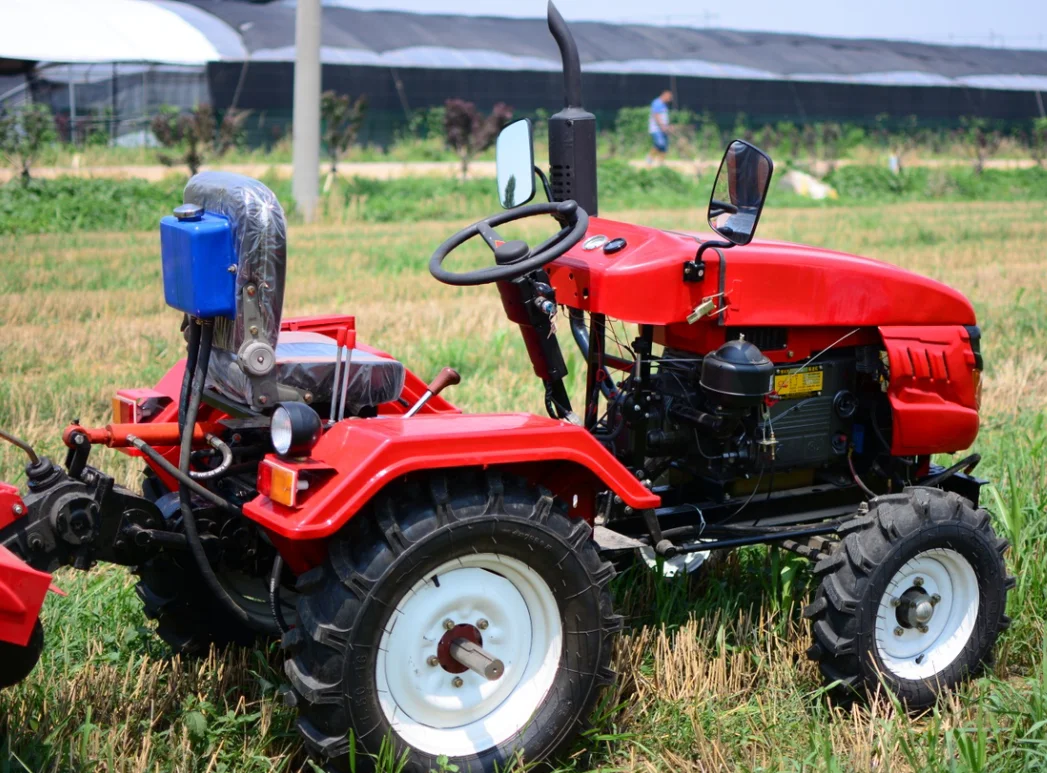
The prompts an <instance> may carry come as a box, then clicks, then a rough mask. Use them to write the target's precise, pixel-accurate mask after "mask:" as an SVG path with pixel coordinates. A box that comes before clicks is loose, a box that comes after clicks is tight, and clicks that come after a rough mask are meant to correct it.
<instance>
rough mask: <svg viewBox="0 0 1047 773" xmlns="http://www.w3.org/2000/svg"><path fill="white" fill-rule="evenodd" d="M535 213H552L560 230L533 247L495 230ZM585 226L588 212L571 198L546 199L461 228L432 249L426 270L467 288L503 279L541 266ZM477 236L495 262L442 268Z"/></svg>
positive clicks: (573, 241) (561, 251)
mask: <svg viewBox="0 0 1047 773" xmlns="http://www.w3.org/2000/svg"><path fill="white" fill-rule="evenodd" d="M535 215H552V216H553V217H554V218H556V219H557V220H558V221H559V222H560V224H561V226H562V227H561V228H560V232H559V233H557V234H556V235H554V236H552V237H550V238H548V239H546V240H545V241H544V242H542V243H541V244H539V245H538V246H537V247H535V248H534V249H533V250H532V249H531V248H530V247H529V246H528V245H527V242H524V241H520V240H518V239H514V240H513V241H508V242H507V241H504V240H503V239H502V237H500V236H499V235H498V232H497V231H495V230H494V229H495V226H499V225H505V224H506V223H513V222H516V221H517V220H523V219H524V218H527V217H533V216H535ZM588 228H589V215H588V214H587V213H586V211H585V210H584V209H582V208H581V207H579V206H578V204H577V203H576V202H574V201H550V202H545V203H542V204H528V205H527V206H525V207H517V208H515V209H510V210H508V211H506V212H499V213H498V214H497V215H492V216H491V217H488V218H484V219H483V220H480V221H478V222H476V223H473V224H472V225H471V226H469V227H468V228H464V229H462V230H461V231H459V232H458V233H456V234H455V235H454V236H452V237H451V238H450V239H448V240H447V241H445V242H444V243H443V244H441V245H440V246H439V247H437V248H436V252H434V253H433V256H432V257H431V258H430V259H429V273H430V274H432V275H433V276H434V277H435V278H436V279H438V280H439V281H441V282H443V283H444V284H449V285H456V286H459V287H468V286H473V285H483V284H490V283H491V282H507V281H510V280H513V279H516V278H518V277H521V276H524V275H526V274H529V273H531V272H532V271H535V270H536V269H539V268H541V267H542V266H544V265H546V264H547V263H551V262H552V261H554V260H556V259H557V258H558V257H560V256H561V255H563V254H564V253H565V252H567V251H568V250H569V249H571V248H572V247H573V246H575V245H576V244H578V242H580V241H581V240H582V239H583V238H584V237H585V232H586V229H588ZM477 235H479V236H481V237H483V240H484V241H485V242H486V243H487V246H488V247H490V248H491V251H492V252H493V253H494V262H495V264H496V265H494V266H489V267H488V268H480V269H476V270H474V271H463V272H461V273H455V272H453V271H448V270H447V269H445V268H444V266H443V263H444V260H446V258H447V256H448V255H450V254H451V252H452V251H454V250H455V249H457V248H458V247H461V246H462V245H463V244H465V243H466V242H467V241H469V240H470V239H472V238H473V237H474V236H477Z"/></svg>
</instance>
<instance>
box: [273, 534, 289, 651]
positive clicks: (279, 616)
mask: <svg viewBox="0 0 1047 773" xmlns="http://www.w3.org/2000/svg"><path fill="white" fill-rule="evenodd" d="M283 571H284V559H283V558H281V557H280V554H279V553H277V554H276V558H274V559H273V570H272V571H271V572H270V573H269V611H271V612H272V613H273V620H275V621H276V627H277V628H279V629H280V633H287V632H288V631H290V630H291V626H289V625H288V624H287V620H286V619H284V610H283V609H282V608H281V607H280V575H282V574H283Z"/></svg>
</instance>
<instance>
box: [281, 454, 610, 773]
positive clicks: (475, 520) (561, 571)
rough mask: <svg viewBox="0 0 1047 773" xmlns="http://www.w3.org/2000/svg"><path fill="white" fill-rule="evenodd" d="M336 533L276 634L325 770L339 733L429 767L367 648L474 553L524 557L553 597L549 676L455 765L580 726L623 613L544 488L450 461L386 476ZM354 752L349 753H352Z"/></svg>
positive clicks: (601, 682) (335, 754)
mask: <svg viewBox="0 0 1047 773" xmlns="http://www.w3.org/2000/svg"><path fill="white" fill-rule="evenodd" d="M396 489H397V492H396V494H395V495H386V494H383V495H382V496H381V497H379V498H378V500H377V501H376V502H374V503H372V504H371V505H370V506H369V507H368V510H367V511H365V512H362V513H360V514H358V515H357V516H355V517H354V518H353V520H352V521H351V522H350V523H349V524H348V525H347V526H346V527H345V528H343V529H342V530H341V531H340V532H339V533H338V534H337V535H335V536H334V537H333V538H332V539H331V542H330V546H329V555H328V558H327V560H326V561H325V563H324V564H323V565H322V566H320V567H317V568H316V569H313V570H311V571H310V572H307V573H306V574H304V575H302V576H301V577H300V578H299V582H298V591H299V593H300V596H299V603H298V624H297V626H296V627H295V628H294V629H292V630H291V631H290V632H289V633H288V634H286V635H285V636H284V647H285V649H286V650H287V651H288V653H289V656H290V658H289V660H288V661H287V663H286V664H285V668H286V671H287V675H288V677H289V679H290V682H291V686H292V691H290V692H289V693H288V694H287V697H288V702H289V703H292V704H295V705H297V706H298V709H299V719H298V729H299V731H300V732H301V735H302V737H303V738H304V740H305V745H306V747H307V749H308V750H309V752H310V753H311V754H313V755H314V756H316V757H318V758H319V759H320V760H321V761H322V762H323V763H324V764H325V765H326V768H327V770H329V771H336V772H338V773H341V772H343V771H349V770H350V759H349V752H350V743H351V740H350V739H351V738H355V739H356V741H357V743H358V749H359V750H360V751H362V752H363V753H364V754H370V755H376V754H378V752H379V750H380V748H381V747H382V744H383V740H384V739H387V738H388V739H390V740H391V741H392V743H393V747H394V749H395V753H396V756H397V757H399V755H400V754H401V753H403V752H404V751H405V750H407V751H408V754H409V762H408V769H409V770H419V771H429V770H430V769H433V768H438V767H439V764H438V762H437V757H438V756H439V755H438V754H436V753H431V752H427V751H422V750H420V749H417V748H411V747H410V746H408V744H407V743H406V742H405V741H404V740H403V739H402V738H401V737H400V736H399V735H397V733H396V732H395V731H394V730H393V729H392V727H391V725H390V722H389V721H388V720H387V718H386V715H385V714H384V713H383V710H382V708H381V706H380V705H379V696H378V694H377V689H376V681H377V678H376V665H377V662H378V661H377V650H378V647H377V645H378V643H379V641H380V638H381V635H382V633H383V629H384V628H385V627H386V625H387V620H388V619H389V618H390V616H391V615H392V612H393V609H394V608H395V607H396V605H397V604H398V603H399V601H400V600H401V599H402V598H403V597H404V596H405V594H406V592H407V590H408V589H410V588H412V586H413V585H414V584H415V583H416V582H418V581H419V580H421V579H423V578H424V577H426V575H427V573H428V572H430V571H432V570H434V569H435V568H436V567H438V566H439V565H441V564H445V563H446V562H447V561H449V560H452V559H454V558H458V557H463V558H464V557H466V556H470V555H473V554H477V553H494V554H497V555H499V556H508V557H510V558H515V559H517V560H519V561H522V562H523V563H525V564H526V565H527V566H528V567H529V568H530V569H531V570H534V571H535V572H537V573H538V575H540V577H541V578H542V580H544V581H545V583H547V584H548V586H549V588H550V589H552V591H553V594H554V595H555V597H556V599H555V604H556V606H557V607H558V609H559V615H560V620H561V626H562V631H563V637H562V640H563V648H562V654H561V656H560V660H559V664H558V666H557V668H556V671H555V676H554V678H553V681H552V686H551V687H550V688H549V689H548V691H547V692H546V693H545V695H544V697H543V698H542V699H541V702H540V703H538V704H537V707H536V709H535V711H534V713H533V715H532V717H531V719H530V721H529V722H527V723H526V724H525V725H524V726H523V727H522V728H521V729H520V730H519V731H517V732H516V733H515V734H514V735H512V736H510V737H509V738H507V739H506V740H504V741H503V742H501V743H499V744H498V745H495V746H491V747H488V748H486V749H482V750H480V751H479V753H476V754H466V755H461V756H450V764H452V765H457V766H458V770H460V771H462V773H467V772H468V773H475V772H477V771H485V772H486V771H493V770H495V769H496V768H498V769H502V768H505V767H506V766H507V765H508V764H509V763H510V761H511V760H512V759H514V756H515V755H517V754H519V755H520V756H522V757H523V758H524V759H525V760H527V761H531V762H533V761H537V760H540V759H545V758H548V757H551V756H554V755H556V753H557V752H559V751H561V750H563V748H564V746H565V745H566V744H568V743H570V742H571V740H572V739H574V738H575V736H576V735H577V734H578V733H580V732H581V731H583V730H584V729H585V727H586V724H587V722H588V718H589V714H590V713H591V712H592V710H593V707H594V706H595V704H596V701H597V699H598V698H599V695H600V692H601V688H603V687H604V686H605V685H607V684H610V683H611V682H612V681H613V679H614V672H613V671H611V669H610V662H611V650H612V646H613V639H614V635H615V634H616V632H617V631H618V630H619V629H620V627H621V618H619V617H617V616H616V615H615V614H614V613H613V610H612V602H611V596H610V593H609V592H608V583H609V582H610V581H611V578H612V577H613V576H614V569H613V567H612V566H611V565H610V564H608V563H606V562H604V561H602V560H601V559H600V557H599V555H598V553H597V548H596V545H595V543H594V542H593V541H592V538H591V534H592V531H591V529H590V527H589V526H588V525H587V524H586V523H585V522H584V521H581V520H572V519H569V518H568V517H567V508H566V507H565V506H564V505H563V504H562V503H560V502H559V501H557V500H555V499H554V498H553V497H552V496H551V495H550V494H549V492H547V491H545V490H544V489H534V488H531V487H528V486H527V485H526V484H524V483H523V482H521V481H519V480H516V479H513V478H506V479H504V480H503V478H502V477H501V476H500V475H499V474H498V473H497V472H489V473H483V472H480V471H474V470H464V471H461V470H458V471H455V472H454V474H453V476H443V475H431V476H425V477H419V478H413V479H409V480H408V481H407V482H406V483H404V484H397V486H396ZM360 759H363V756H362V755H361V757H360V758H358V763H359V760H360Z"/></svg>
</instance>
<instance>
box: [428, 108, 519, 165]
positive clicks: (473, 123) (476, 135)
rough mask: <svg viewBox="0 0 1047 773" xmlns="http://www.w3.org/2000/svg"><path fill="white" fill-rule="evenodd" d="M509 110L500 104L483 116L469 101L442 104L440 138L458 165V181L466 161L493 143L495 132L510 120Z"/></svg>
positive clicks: (511, 115) (511, 114)
mask: <svg viewBox="0 0 1047 773" xmlns="http://www.w3.org/2000/svg"><path fill="white" fill-rule="evenodd" d="M512 117H513V109H512V108H511V107H509V106H507V105H506V104H505V103H504V102H499V103H498V104H497V105H495V106H494V109H493V110H492V111H491V114H490V115H486V116H485V115H484V114H483V113H481V112H480V111H479V110H477V109H476V105H474V104H473V103H472V102H466V101H465V100H464V99H449V100H447V101H446V102H445V103H444V138H445V139H446V140H447V145H448V146H449V147H450V148H451V149H452V150H453V151H454V152H455V153H457V154H458V158H459V159H461V162H462V179H463V180H464V179H465V177H466V175H467V174H468V172H469V162H470V161H471V160H472V159H473V156H475V155H476V154H477V153H482V152H483V151H485V150H487V149H488V148H489V147H491V145H493V144H494V141H495V139H496V138H497V137H498V132H500V131H501V130H502V127H503V126H505V125H506V124H507V123H509V121H511V120H512Z"/></svg>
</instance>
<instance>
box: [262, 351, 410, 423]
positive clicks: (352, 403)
mask: <svg viewBox="0 0 1047 773" xmlns="http://www.w3.org/2000/svg"><path fill="white" fill-rule="evenodd" d="M346 351H348V352H349V357H348V360H349V383H348V387H347V391H346V398H345V410H346V412H347V413H357V412H359V410H360V409H361V408H366V407H368V406H377V405H381V404H382V403H391V402H392V401H393V400H396V399H398V398H399V397H400V392H401V391H403V388H404V366H403V363H402V362H400V361H399V360H393V359H390V358H388V357H381V356H379V355H377V354H372V353H371V352H366V351H364V350H363V349H348V350H345V349H343V350H342V365H341V372H340V373H339V377H338V380H339V381H340V382H342V383H343V384H344V383H345V366H346V359H347V358H346ZM337 357H338V346H337V345H336V344H335V342H334V340H333V339H331V338H329V337H327V336H325V335H321V334H319V333H306V332H287V331H284V332H281V333H280V337H279V339H277V342H276V381H277V383H279V384H283V385H284V386H289V387H294V388H295V389H297V390H298V391H299V392H310V393H311V394H312V395H313V399H312V402H313V404H314V405H315V404H318V403H323V404H327V405H330V403H331V397H332V396H333V394H334V392H335V389H334V387H335V381H334V375H335V363H336V361H337ZM340 389H341V386H339V390H340ZM339 399H340V398H339Z"/></svg>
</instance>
